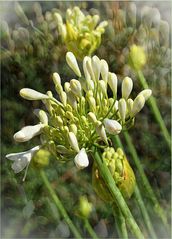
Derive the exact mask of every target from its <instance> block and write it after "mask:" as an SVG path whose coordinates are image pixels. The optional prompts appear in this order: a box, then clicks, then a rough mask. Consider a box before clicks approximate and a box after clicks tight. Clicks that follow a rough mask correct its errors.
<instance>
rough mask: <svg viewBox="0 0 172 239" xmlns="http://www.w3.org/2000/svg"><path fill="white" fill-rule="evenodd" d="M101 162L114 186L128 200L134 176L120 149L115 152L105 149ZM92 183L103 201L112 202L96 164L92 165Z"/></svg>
mask: <svg viewBox="0 0 172 239" xmlns="http://www.w3.org/2000/svg"><path fill="white" fill-rule="evenodd" d="M102 160H103V162H104V163H105V164H106V166H107V167H108V168H109V170H110V172H111V174H112V177H113V178H114V180H115V182H116V185H117V186H118V188H119V189H120V191H121V193H122V194H123V196H124V197H125V198H130V197H131V195H132V194H133V191H134V188H135V175H134V172H133V170H132V168H131V166H130V165H129V162H128V160H127V158H126V156H125V154H124V152H123V150H122V149H121V148H118V149H117V150H116V151H115V149H114V148H112V147H107V148H105V150H104V152H103V154H102ZM92 183H93V187H94V189H95V191H96V193H97V194H98V195H99V197H100V198H102V199H103V200H104V201H112V200H113V199H112V197H111V194H110V192H109V191H108V190H107V187H106V186H105V183H104V181H103V179H102V177H101V175H100V173H99V170H98V168H97V166H96V164H94V165H93V170H92Z"/></svg>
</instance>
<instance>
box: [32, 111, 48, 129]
mask: <svg viewBox="0 0 172 239" xmlns="http://www.w3.org/2000/svg"><path fill="white" fill-rule="evenodd" d="M33 113H34V114H35V115H36V116H37V117H38V118H39V120H40V122H41V123H42V124H45V125H48V116H47V113H46V112H45V111H44V110H41V109H35V110H34V112H33Z"/></svg>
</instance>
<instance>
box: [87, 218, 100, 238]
mask: <svg viewBox="0 0 172 239" xmlns="http://www.w3.org/2000/svg"><path fill="white" fill-rule="evenodd" d="M84 225H85V228H86V229H87V231H88V233H89V234H90V236H91V237H92V238H93V239H98V237H97V235H96V233H95V232H94V230H93V228H92V227H91V225H90V223H89V221H88V219H87V218H85V219H84Z"/></svg>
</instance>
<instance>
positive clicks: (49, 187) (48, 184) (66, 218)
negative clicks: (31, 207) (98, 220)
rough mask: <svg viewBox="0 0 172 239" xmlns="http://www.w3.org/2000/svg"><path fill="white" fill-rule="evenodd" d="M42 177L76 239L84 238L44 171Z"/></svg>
mask: <svg viewBox="0 0 172 239" xmlns="http://www.w3.org/2000/svg"><path fill="white" fill-rule="evenodd" d="M40 175H41V178H42V181H43V182H44V184H45V186H46V188H47V190H48V192H49V194H50V196H51V197H52V199H53V201H54V203H55V205H56V206H57V208H58V210H59V211H60V213H61V215H62V216H63V218H64V220H65V221H66V223H67V224H68V226H69V228H70V229H71V231H72V233H73V235H74V236H75V237H76V238H79V239H81V238H82V236H81V234H80V233H79V231H78V229H77V228H76V227H75V225H74V224H73V222H72V220H71V219H70V217H69V215H68V213H67V212H66V209H65V208H64V206H63V204H62V202H61V201H60V199H59V198H58V196H57V194H56V193H55V191H54V189H53V188H52V186H51V183H50V182H49V180H48V178H47V176H46V174H45V172H44V171H43V170H40Z"/></svg>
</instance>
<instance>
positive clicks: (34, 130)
mask: <svg viewBox="0 0 172 239" xmlns="http://www.w3.org/2000/svg"><path fill="white" fill-rule="evenodd" d="M43 127H44V124H37V125H29V126H26V127H24V128H22V129H21V130H20V131H18V132H17V133H15V134H14V136H13V137H14V140H15V141H17V142H26V141H28V140H30V139H32V138H33V137H34V136H36V135H38V134H40V133H41V129H42V128H43Z"/></svg>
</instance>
